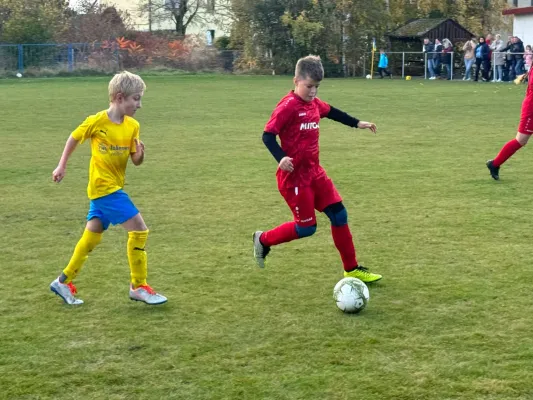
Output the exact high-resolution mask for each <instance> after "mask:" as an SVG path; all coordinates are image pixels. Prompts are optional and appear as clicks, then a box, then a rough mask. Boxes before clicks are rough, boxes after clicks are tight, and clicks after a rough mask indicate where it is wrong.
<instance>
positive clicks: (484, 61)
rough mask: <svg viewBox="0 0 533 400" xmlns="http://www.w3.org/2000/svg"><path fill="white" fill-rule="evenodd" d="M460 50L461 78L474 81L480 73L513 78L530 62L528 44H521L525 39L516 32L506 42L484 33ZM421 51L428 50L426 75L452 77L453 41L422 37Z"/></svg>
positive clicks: (483, 76) (491, 78)
mask: <svg viewBox="0 0 533 400" xmlns="http://www.w3.org/2000/svg"><path fill="white" fill-rule="evenodd" d="M462 50H463V52H464V66H465V73H464V76H463V80H464V81H470V80H474V81H475V82H477V81H478V79H479V76H480V75H481V79H482V80H483V81H484V82H489V81H490V82H506V81H512V80H514V79H515V78H516V77H517V76H518V75H521V74H524V73H526V72H528V71H529V69H530V68H531V64H532V62H533V51H532V49H531V45H527V46H525V47H524V43H523V42H522V40H520V38H518V37H517V36H509V37H508V40H507V42H505V41H503V40H502V38H501V36H500V35H496V36H495V37H494V38H493V37H492V35H490V34H489V35H487V37H479V38H472V39H470V40H468V41H467V42H466V43H465V44H464V45H463V47H462ZM423 51H424V53H427V70H428V73H429V79H432V80H433V79H437V78H440V77H444V78H445V79H448V80H449V79H452V74H453V66H452V53H453V44H452V43H451V41H450V40H449V39H443V40H442V42H441V41H440V40H439V39H435V41H434V42H432V41H431V40H430V39H429V38H425V39H424V47H423ZM443 67H444V71H442V70H443ZM473 68H475V70H474V71H473ZM441 71H442V72H444V75H443V74H442V73H441ZM472 77H473V79H472Z"/></svg>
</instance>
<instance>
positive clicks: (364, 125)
mask: <svg viewBox="0 0 533 400" xmlns="http://www.w3.org/2000/svg"><path fill="white" fill-rule="evenodd" d="M326 118H329V119H331V120H333V121H337V122H340V123H341V124H343V125H346V126H350V127H352V128H359V129H370V130H371V131H372V132H374V133H376V131H377V128H376V124H374V123H373V122H366V121H361V120H359V119H357V118H355V117H352V116H351V115H350V114H348V113H345V112H344V111H341V110H339V109H338V108H335V107H333V106H330V110H329V113H328V114H327V115H326Z"/></svg>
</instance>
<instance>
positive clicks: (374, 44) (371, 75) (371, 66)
mask: <svg viewBox="0 0 533 400" xmlns="http://www.w3.org/2000/svg"><path fill="white" fill-rule="evenodd" d="M375 53H376V38H373V39H372V64H371V65H370V79H374V54H375Z"/></svg>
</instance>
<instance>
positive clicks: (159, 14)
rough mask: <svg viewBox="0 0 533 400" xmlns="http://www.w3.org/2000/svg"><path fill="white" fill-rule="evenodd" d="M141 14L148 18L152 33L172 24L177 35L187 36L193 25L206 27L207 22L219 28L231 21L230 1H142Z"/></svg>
mask: <svg viewBox="0 0 533 400" xmlns="http://www.w3.org/2000/svg"><path fill="white" fill-rule="evenodd" d="M139 13H140V15H141V16H144V17H147V18H148V26H149V30H150V31H151V30H152V28H153V26H154V25H156V24H158V25H161V24H163V23H165V22H170V23H172V24H173V25H174V29H175V31H176V33H177V34H179V35H185V34H186V33H187V28H188V27H189V26H191V25H204V24H206V23H207V22H212V23H215V24H216V25H218V26H222V25H224V24H229V23H230V20H231V1H230V0H140V3H139Z"/></svg>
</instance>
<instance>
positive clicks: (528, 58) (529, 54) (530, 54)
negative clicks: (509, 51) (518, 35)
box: [524, 44, 533, 73]
mask: <svg viewBox="0 0 533 400" xmlns="http://www.w3.org/2000/svg"><path fill="white" fill-rule="evenodd" d="M532 62H533V51H532V50H531V45H529V44H528V45H527V46H526V52H525V54H524V63H525V66H526V72H527V73H529V70H530V69H531V63H532Z"/></svg>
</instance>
